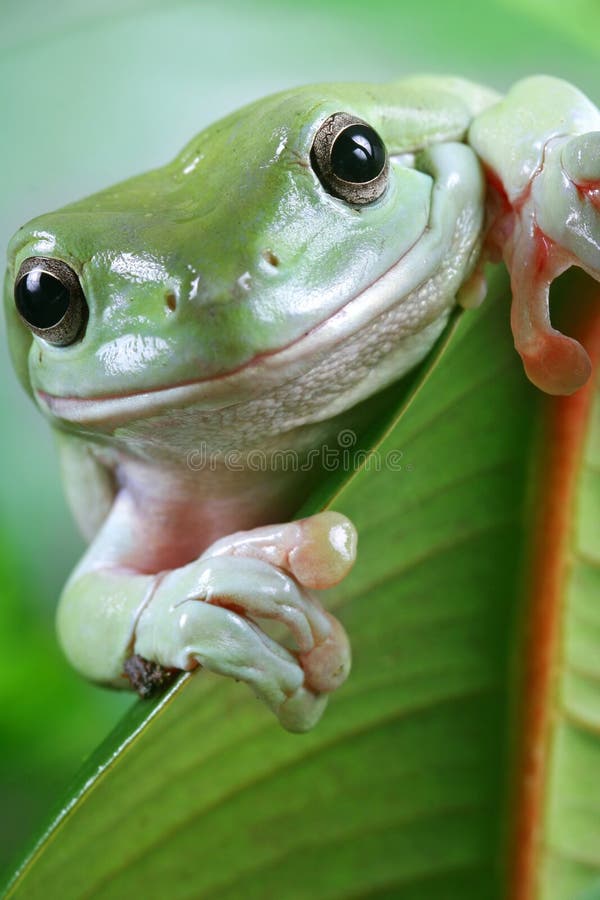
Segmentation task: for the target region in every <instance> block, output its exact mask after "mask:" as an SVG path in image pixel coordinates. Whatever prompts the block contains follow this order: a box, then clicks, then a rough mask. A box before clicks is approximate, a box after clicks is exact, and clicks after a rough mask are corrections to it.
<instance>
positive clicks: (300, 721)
mask: <svg viewBox="0 0 600 900" xmlns="http://www.w3.org/2000/svg"><path fill="white" fill-rule="evenodd" d="M326 706H327V695H326V694H315V693H313V692H312V691H309V690H308V689H307V688H305V687H299V688H298V689H297V690H296V691H294V693H293V694H292V695H291V696H290V697H288V699H287V700H285V701H284V703H283V704H282V705H281V706H280V708H279V710H278V711H277V717H278V719H279V721H280V723H281V725H283V727H284V728H285V729H286V730H287V731H294V732H303V731H310V730H311V728H314V727H315V725H316V724H317V722H318V721H319V719H320V718H321V716H322V715H323V712H324V710H325V707H326Z"/></svg>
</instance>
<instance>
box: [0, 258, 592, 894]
mask: <svg viewBox="0 0 600 900" xmlns="http://www.w3.org/2000/svg"><path fill="white" fill-rule="evenodd" d="M491 293H492V296H491V297H489V298H488V300H487V301H486V302H485V304H484V305H483V306H482V307H481V308H480V309H479V310H477V311H475V312H469V313H465V314H463V315H462V316H461V317H460V318H459V320H458V322H455V323H453V325H452V326H451V328H450V330H449V333H448V335H447V336H446V340H445V343H444V344H443V347H442V348H441V349H440V352H438V354H437V356H436V357H434V359H433V360H431V361H429V362H428V364H427V366H425V367H424V368H423V369H422V370H421V371H420V373H419V375H418V376H417V377H416V380H415V379H412V381H411V382H410V383H409V384H408V385H404V386H403V389H402V392H401V393H400V392H399V389H398V388H395V389H394V390H395V391H396V392H397V394H396V398H395V401H394V400H393V396H392V392H388V396H389V399H390V418H397V422H396V424H395V425H394V427H393V428H391V429H390V430H388V433H387V435H386V436H384V438H383V440H382V442H381V443H380V445H379V447H378V448H377V455H376V456H374V457H371V458H370V460H369V466H367V467H366V468H363V469H362V470H361V471H358V472H356V473H354V474H353V476H352V477H350V478H349V479H347V480H346V481H345V483H344V484H343V485H342V486H341V487H340V485H339V483H334V484H331V485H329V486H328V488H327V489H326V490H325V493H324V494H323V495H322V496H321V497H319V498H317V499H315V501H314V502H315V505H314V508H315V509H316V508H318V507H319V506H320V505H321V503H322V501H323V499H324V497H325V496H328V497H330V498H331V497H334V506H335V508H336V509H339V510H341V511H343V512H345V513H347V514H348V515H349V516H350V517H351V518H352V519H353V520H354V521H355V522H356V524H357V526H358V529H359V534H360V544H359V561H358V563H357V565H356V568H355V570H354V572H353V573H352V574H351V576H350V577H349V578H348V579H347V580H346V581H345V582H344V583H343V584H342V585H340V586H339V588H337V589H335V590H334V591H333V592H331V594H330V598H331V607H332V608H333V609H334V610H335V611H336V615H338V616H339V617H340V619H341V620H342V621H343V623H344V625H345V627H346V628H347V630H348V632H349V634H350V636H351V640H352V644H353V652H354V668H353V672H352V675H351V677H350V679H349V682H348V684H347V685H346V686H345V687H344V688H343V689H342V690H340V691H339V693H338V694H337V695H335V696H334V697H332V699H331V701H330V705H329V708H328V710H327V711H326V714H325V716H324V719H323V720H322V722H321V723H320V724H319V725H318V726H317V728H316V729H315V730H314V732H312V733H310V734H308V735H302V736H297V735H290V734H287V733H285V732H283V731H282V730H281V729H280V727H279V726H278V724H277V723H276V721H275V720H274V719H273V717H272V716H271V714H270V713H268V712H267V711H266V709H264V708H263V706H262V705H261V704H260V703H259V702H258V701H257V700H255V699H254V698H253V697H252V695H251V694H250V692H249V691H248V689H247V688H246V687H245V686H244V685H241V684H234V683H231V682H228V681H226V680H224V679H219V678H216V677H213V676H211V675H209V674H208V673H205V672H200V673H198V674H195V675H193V676H184V677H183V678H182V679H180V681H179V682H178V683H177V684H176V685H175V687H174V688H173V689H172V690H171V691H170V693H168V694H167V695H166V696H165V697H163V698H161V699H160V700H158V701H154V702H153V703H147V702H146V703H143V702H140V703H138V704H137V705H136V706H135V707H134V708H133V709H132V711H131V712H130V713H129V715H128V716H126V718H125V720H124V721H123V723H122V725H121V726H120V728H119V729H117V731H116V732H115V733H114V734H113V735H111V737H110V738H109V739H108V740H107V741H106V743H105V744H104V745H103V747H101V748H100V750H99V751H98V753H97V754H96V755H95V757H94V759H93V760H91V762H90V763H89V764H88V766H87V767H86V769H85V770H84V772H83V773H82V775H81V777H80V779H79V780H78V783H77V785H76V786H75V788H74V789H73V791H72V792H71V795H70V798H69V799H68V800H67V802H66V803H65V805H64V808H63V809H62V811H61V812H60V813H59V815H58V816H57V817H56V818H55V819H54V821H53V822H52V824H51V825H50V827H49V828H48V830H47V831H46V832H45V833H44V835H43V837H42V839H41V841H40V842H39V843H38V845H37V846H36V848H35V849H34V850H33V852H32V854H31V855H30V856H29V857H28V858H27V859H26V861H25V862H24V863H23V865H22V867H21V869H20V871H19V873H18V874H17V876H16V880H15V882H14V883H13V886H12V888H11V889H10V890H9V892H8V896H10V897H15V898H20V897H23V898H25V897H26V898H28V900H33V898H37V897H40V898H41V897H44V898H46V897H49V896H60V897H61V898H65V900H66V898H75V897H77V898H83V897H86V898H88V897H90V898H91V897H94V898H117V897H125V896H128V895H129V894H130V893H132V894H142V895H143V896H145V897H156V898H159V897H161V898H162V897H169V898H180V897H181V898H183V897H194V898H202V897H211V898H212V897H219V898H238V897H241V896H243V897H244V898H260V900H263V898H269V897H273V898H286V900H288V898H290V900H291V898H300V897H311V898H325V897H327V898H333V897H335V898H351V897H366V896H368V897H373V898H374V897H377V898H380V900H382V898H392V897H401V898H402V900H412V898H415V900H416V898H423V897H425V896H428V897H429V896H431V897H434V896H435V897H436V898H444V900H446V898H447V900H450V898H457V900H458V898H461V900H469V898H474V900H475V898H476V900H487V898H490V900H492V898H497V897H498V898H499V897H501V896H503V895H504V891H505V888H506V882H507V877H508V875H507V872H508V870H509V868H510V859H509V857H510V851H509V847H510V844H511V834H512V832H513V830H514V821H515V815H514V812H513V810H512V808H511V797H512V794H513V791H514V782H515V778H514V777H513V770H512V767H511V760H513V759H514V758H516V751H515V747H514V746H513V745H514V744H515V740H516V738H517V737H518V731H517V730H516V728H515V716H516V714H517V713H516V709H515V706H516V705H515V702H514V700H515V697H514V694H515V691H519V689H520V686H521V684H522V678H523V677H524V676H523V669H522V667H521V666H520V665H515V659H514V656H515V652H516V650H517V648H518V647H519V646H520V645H519V643H518V640H519V635H520V632H521V630H522V623H523V617H524V613H523V609H524V608H525V607H524V603H525V592H524V590H523V589H522V577H523V566H524V562H525V560H524V550H525V549H526V548H527V547H528V545H529V543H530V541H529V535H530V533H531V524H530V521H529V518H528V514H527V510H528V509H529V508H530V505H531V504H530V502H529V501H530V488H529V486H528V477H527V476H528V471H529V467H530V466H531V465H535V463H536V459H537V458H538V456H537V455H538V454H539V453H540V447H539V435H538V431H537V428H538V426H537V424H536V419H537V415H538V407H539V405H540V397H539V395H538V394H537V392H535V391H534V389H533V388H532V387H531V386H530V385H529V384H528V383H527V382H526V380H525V378H524V376H523V375H522V372H521V365H520V361H519V359H518V357H517V356H516V354H515V353H514V350H513V348H512V346H511V341H510V337H509V327H508V310H509V295H508V287H507V282H506V278H505V275H504V274H503V273H502V272H495V274H494V275H493V290H492V292H491ZM393 402H395V403H396V404H398V403H399V406H400V408H399V412H398V415H396V412H397V409H396V411H394V410H393V408H392V403H393ZM387 425H389V421H388V422H387V423H386V422H384V423H383V424H382V426H381V429H380V430H381V431H384V432H385V430H386V427H387ZM373 437H374V436H372V438H373ZM590 446H592V445H591V444H590ZM377 460H379V461H380V464H381V465H380V466H379V465H378V464H376V461H377ZM378 468H380V470H379V471H377V469H378ZM589 599H590V597H589V595H588V600H589ZM594 746H595V747H596V750H595V752H596V753H597V752H598V749H597V745H596V744H594ZM580 749H581V748H579V750H580ZM577 752H578V749H577V748H574V749H573V750H569V753H571V757H570V758H571V762H572V761H573V760H576V762H577V760H578V757H577V755H576V754H577ZM581 752H583V751H581ZM579 765H580V764H579V762H577V766H576V769H575V771H574V772H571V773H569V772H566V774H565V777H566V778H567V779H570V782H569V783H572V782H573V781H574V780H575V781H576V780H577V779H578V778H579V777H580V776H579V774H578V773H579V772H580V771H585V772H587V777H589V774H590V769H589V767H588V768H582V769H581V770H580V769H579ZM585 765H588V766H589V764H587V763H585V762H584V763H581V766H583V767H585ZM558 770H560V771H563V770H562V769H561V768H560V766H558ZM595 771H597V770H595ZM559 774H560V773H559ZM517 780H518V779H517ZM555 796H556V786H555V785H554V784H552V785H550V786H549V788H548V790H547V798H548V799H549V800H552V799H553V798H554V797H555ZM597 800H598V797H597V792H596V796H590V797H589V807H590V813H589V814H590V815H596V816H598V814H599V807H598V805H597V804H596V805H595V806H594V805H593V801H597ZM544 821H545V820H544V819H543V815H542V814H541V813H540V822H541V827H542V828H544V827H545V824H544ZM552 823H553V820H552V816H550V821H549V826H548V827H549V828H550V831H551V830H552V827H553V824H552ZM557 858H558V857H557ZM552 864H553V865H554V866H556V864H557V863H556V859H554V860H553V861H552ZM540 865H541V863H540ZM564 866H565V867H567V868H569V871H570V872H571V869H573V867H575V870H576V871H575V874H574V875H573V873H571V874H570V875H569V885H570V888H569V890H571V893H568V894H567V893H563V894H557V893H553V892H552V890H551V889H550V888H548V893H544V894H543V897H544V900H545V898H546V897H548V898H550V897H552V898H559V897H560V898H561V900H569V898H570V897H574V896H575V894H574V890H575V887H577V888H581V889H583V888H585V887H586V886H587V884H588V882H589V880H590V878H592V877H595V876H593V870H594V866H595V863H594V865H593V866H591V867H590V866H589V865H587V866H584V865H579V867H578V864H577V863H576V861H573V860H572V861H569V862H568V863H567V862H565V863H564ZM596 868H597V871H596V876H597V875H598V873H599V872H600V865H599V866H597V867H596ZM515 896H516V895H515ZM540 896H541V895H540Z"/></svg>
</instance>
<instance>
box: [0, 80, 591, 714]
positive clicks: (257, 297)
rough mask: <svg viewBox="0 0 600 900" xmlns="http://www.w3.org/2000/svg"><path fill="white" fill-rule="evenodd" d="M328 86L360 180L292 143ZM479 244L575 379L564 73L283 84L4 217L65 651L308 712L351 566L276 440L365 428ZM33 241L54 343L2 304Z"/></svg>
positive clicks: (341, 665) (294, 443) (326, 689)
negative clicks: (62, 575) (59, 503)
mask: <svg viewBox="0 0 600 900" xmlns="http://www.w3.org/2000/svg"><path fill="white" fill-rule="evenodd" d="M340 112H344V113H346V114H348V116H349V117H350V118H355V119H356V118H358V119H360V120H364V121H366V122H367V123H368V124H369V126H371V127H372V128H373V129H375V131H376V132H377V133H378V134H379V136H380V137H381V139H382V140H383V142H384V144H385V146H386V147H387V154H388V160H389V161H388V163H386V165H388V166H389V171H388V170H385V171H384V170H383V169H382V170H381V172H382V174H380V176H378V177H379V178H380V181H378V182H377V184H376V185H375V187H377V186H379V185H380V183H381V184H382V185H383V190H382V192H379V193H378V192H377V190H375V187H374V188H373V190H371V188H370V187H369V186H368V188H367V191H368V192H369V191H370V193H369V196H368V198H367V202H364V198H363V200H360V202H359V201H358V200H356V202H352V201H350V200H347V199H344V198H343V197H341V196H339V195H334V193H335V192H333V191H332V190H329V189H328V187H327V183H326V180H325V176H324V175H323V172H320V173H319V172H317V171H316V168H315V162H314V158H313V155H312V154H311V148H313V141H314V146H315V148H316V147H317V143H318V142H317V141H316V140H315V136H316V135H317V134H321V135H323V134H325V131H323V130H321V131H320V129H322V128H324V129H325V130H326V126H324V123H327V122H334V121H336V122H337V121H341V119H339V120H338V119H336V118H334V119H331V118H330V117H332V116H333V115H334V114H335V113H340ZM348 116H346V119H348ZM327 127H329V126H327ZM336 127H337V126H336ZM361 127H362V126H361ZM331 128H333V125H331ZM327 134H329V132H327ZM325 145H326V144H324V146H325ZM382 152H383V151H382ZM315 153H316V150H315ZM332 158H333V157H332ZM382 159H383V157H382ZM381 179H383V181H381ZM363 180H365V179H363ZM353 196H354V195H353ZM499 257H504V259H505V261H506V263H507V265H508V267H509V269H510V271H511V278H512V287H513V294H514V297H513V308H512V327H513V331H514V336H515V343H516V346H517V349H518V351H519V352H520V353H521V355H522V357H523V359H524V362H525V366H526V369H527V372H528V374H529V376H530V377H531V379H532V380H533V381H534V382H535V383H536V384H538V385H539V386H540V387H541V388H543V389H544V390H548V391H551V392H555V393H569V392H571V391H573V390H575V389H576V388H577V387H578V386H579V385H580V384H582V383H583V382H584V381H585V379H586V378H587V376H588V374H589V362H588V359H587V356H586V354H585V351H584V350H583V348H581V347H580V346H579V345H578V344H576V343H575V342H574V341H572V340H571V339H570V338H568V337H565V336H563V335H560V334H558V333H557V332H556V331H554V330H553V329H552V327H551V325H550V322H549V314H548V287H549V284H550V282H551V281H552V279H553V278H554V277H556V275H557V274H559V273H560V272H561V271H563V270H564V269H565V268H567V267H568V266H570V265H578V266H581V267H582V268H584V269H585V270H586V271H587V272H589V273H590V274H591V275H592V276H593V277H596V278H598V277H600V114H599V113H598V110H597V109H596V108H595V107H594V106H593V105H592V104H591V103H590V101H589V100H587V99H586V98H585V97H584V96H583V95H582V94H581V93H580V92H579V91H578V90H576V89H575V88H574V87H571V86H570V85H568V84H566V83H565V82H562V81H558V80H556V79H552V78H548V77H541V76H540V77H536V78H530V79H527V80H525V81H522V82H520V83H518V84H517V85H516V86H515V87H514V88H513V89H512V90H511V91H510V92H509V94H508V95H507V96H506V98H504V99H501V98H500V97H499V96H498V95H496V94H495V93H493V92H491V91H489V90H487V89H485V88H482V87H479V86H477V85H475V84H471V83H468V82H466V81H463V80H461V79H457V78H437V77H435V78H434V77H418V78H412V79H407V80H404V81H401V82H398V83H394V84H389V85H364V84H334V85H319V86H312V87H306V88H299V89H295V90H291V91H287V92H285V93H281V94H278V95H275V96H273V97H269V98H267V99H265V100H261V101H259V102H256V103H254V104H252V105H250V106H248V107H246V108H245V109H242V110H241V111H240V112H237V113H234V114H233V115H230V116H229V117H228V118H226V119H224V120H223V121H221V122H218V123H217V124H215V125H213V126H212V127H210V128H208V129H207V130H206V131H204V132H202V133H201V134H200V135H199V136H198V137H197V138H195V139H194V140H193V141H191V143H190V144H189V145H188V146H187V147H186V148H185V149H184V150H183V152H182V153H181V155H180V156H178V157H177V158H176V159H175V160H174V161H173V162H171V163H169V164H168V165H166V166H164V167H163V168H160V169H157V170H155V171H152V172H149V173H147V174H145V175H141V176H139V177H136V178H133V179H131V180H129V181H126V182H124V183H123V184H119V185H117V186H116V187H113V188H110V189H109V190H105V191H102V192H100V193H98V194H96V195H94V196H92V197H90V198H88V199H86V200H82V201H80V202H77V203H73V204H71V205H70V206H67V207H65V208H64V209H61V210H59V211H58V212H55V213H51V214H48V215H44V216H41V217H39V218H37V219H35V220H33V221H32V222H30V223H29V224H28V225H26V226H25V227H23V228H21V229H20V230H19V231H18V232H17V234H16V235H15V237H14V238H13V241H12V243H11V245H10V249H9V262H8V273H7V277H6V285H5V304H6V313H7V318H8V327H9V338H10V346H11V352H12V356H13V360H14V363H15V367H16V369H17V372H18V373H19V375H20V377H21V379H22V381H23V383H24V384H25V386H26V388H27V389H28V390H29V391H30V392H31V394H32V396H33V398H34V400H35V402H36V403H37V404H38V406H39V407H40V409H41V410H42V412H43V413H44V414H45V415H46V416H47V417H48V418H49V420H50V422H51V424H52V426H53V427H54V428H55V429H56V433H57V435H58V439H59V446H60V450H61V458H62V466H63V474H64V478H65V484H66V490H67V495H68V497H69V500H70V503H71V506H72V508H73V511H74V514H75V516H76V518H77V520H78V522H79V524H80V526H81V528H82V530H83V532H84V534H85V535H86V536H87V537H88V538H89V540H90V546H89V549H88V552H87V553H86V555H85V556H84V558H83V559H82V560H81V562H80V563H79V565H78V566H77V568H76V570H75V571H74V573H73V574H72V576H71V578H70V579H69V581H68V583H67V585H66V587H65V589H64V592H63V595H62V598H61V601H60V606H59V611H58V631H59V636H60V640H61V642H62V644H63V647H64V649H65V652H66V654H67V656H68V657H69V659H70V660H71V662H72V663H73V664H74V665H75V666H76V667H77V668H78V669H79V670H80V671H81V672H82V673H83V674H84V675H86V676H88V677H89V678H92V679H95V680H97V681H100V682H105V683H109V684H113V685H122V686H127V684H128V682H127V679H126V678H125V677H124V670H125V668H126V666H127V665H128V662H127V661H128V660H131V659H132V658H133V657H135V658H142V660H148V661H153V662H155V663H159V664H160V665H161V666H164V667H165V668H166V669H171V668H176V669H193V668H195V667H197V666H202V667H204V668H207V669H209V670H212V671H214V672H217V673H221V674H224V675H229V676H232V677H234V678H236V679H239V680H241V681H245V682H247V683H248V684H249V685H250V686H251V687H252V689H253V690H254V691H255V693H256V694H257V695H258V696H259V697H261V698H262V699H263V700H264V701H265V702H266V703H267V704H268V705H269V707H270V708H271V709H272V710H273V711H274V713H275V714H276V715H277V716H278V718H279V719H280V721H281V723H282V724H283V725H284V727H286V728H288V729H290V730H295V731H303V730H306V729H308V728H310V727H312V726H313V725H314V724H315V722H316V721H317V720H318V718H319V716H320V715H321V713H322V711H323V708H324V706H325V703H326V700H327V697H328V695H329V693H330V692H331V691H333V690H334V689H335V688H337V687H338V686H339V685H340V684H341V683H342V682H343V681H344V679H345V678H346V676H347V675H348V672H349V668H350V650H349V643H348V639H347V637H346V635H345V632H344V630H343V628H342V626H341V625H340V624H339V623H338V622H337V621H336V620H335V619H334V618H333V617H332V616H331V615H330V614H329V613H327V612H326V611H325V609H324V608H323V606H322V605H321V604H320V603H319V601H318V600H317V595H316V593H315V592H318V591H320V590H322V589H325V588H327V587H329V586H330V585H333V584H335V583H336V582H338V581H340V580H341V579H342V578H343V577H344V576H345V574H346V573H347V572H348V570H349V569H350V567H351V565H352V563H353V561H354V557H355V552H356V534H355V531H354V528H353V526H352V524H351V523H350V522H349V521H348V520H347V519H346V518H345V517H344V516H341V515H339V514H337V513H332V512H324V513H321V514H319V515H316V516H312V517H310V518H307V519H304V520H301V521H291V520H292V519H293V516H294V513H295V511H296V510H297V509H299V507H300V505H301V502H302V500H303V498H304V497H305V496H306V494H307V492H308V490H309V489H310V488H311V486H312V485H313V484H314V483H315V482H316V481H318V479H319V478H320V477H321V476H322V469H321V468H319V466H317V465H314V464H313V465H312V466H309V467H307V468H306V471H302V470H301V468H300V470H298V466H296V467H295V468H294V469H290V467H289V466H287V467H286V466H285V465H283V464H282V463H281V451H288V450H293V451H295V453H296V454H297V459H298V460H299V462H300V463H302V462H303V461H306V460H307V458H308V457H309V455H311V454H314V451H318V450H319V449H320V448H322V447H323V446H324V445H326V444H330V445H333V446H335V439H336V435H337V434H338V432H339V430H340V429H341V428H348V427H351V428H354V429H357V430H360V428H361V427H365V426H366V425H367V424H368V420H369V416H372V415H375V414H376V413H377V411H378V406H377V402H373V400H370V401H369V400H368V398H373V397H374V395H378V392H380V391H381V389H382V388H383V387H385V386H387V385H389V384H390V383H391V382H392V381H394V380H396V379H398V378H399V377H400V376H402V375H403V374H405V373H406V372H407V371H408V370H410V369H411V368H412V367H414V366H415V364H417V363H418V362H419V361H420V360H422V359H423V358H424V356H425V355H426V354H427V353H428V351H429V350H430V349H431V347H432V346H433V344H434V342H435V340H436V338H437V337H438V336H439V335H440V333H441V332H442V330H443V328H444V326H445V324H446V322H447V320H448V317H449V314H450V312H451V310H452V308H453V307H454V305H455V303H456V302H457V301H458V302H460V303H462V304H463V305H465V306H469V305H474V304H475V303H477V302H479V301H481V300H482V299H483V293H484V284H483V278H482V275H481V268H482V262H483V261H484V260H485V259H486V258H499ZM32 258H42V259H45V260H52V261H55V264H57V265H59V266H60V265H62V264H64V263H66V264H67V265H68V266H69V267H70V269H69V271H70V272H71V275H70V276H69V277H70V278H71V279H72V280H74V283H75V284H79V285H80V290H81V292H82V295H83V296H84V298H85V300H84V301H80V308H81V309H83V308H84V306H85V316H83V318H81V321H80V322H79V325H78V324H77V322H78V321H79V320H75V319H73V321H71V320H69V321H70V322H71V324H69V322H67V324H66V325H64V323H63V325H64V327H63V326H62V325H61V327H63V330H62V332H60V335H59V337H60V341H59V343H56V341H54V342H53V340H51V339H50V338H49V334H50V332H46V331H42V333H40V332H39V329H38V331H37V332H36V331H35V328H34V329H33V331H34V332H35V333H33V334H32V330H31V329H30V328H29V327H28V325H27V323H26V322H25V321H23V319H22V318H21V316H20V315H19V313H18V312H17V309H16V307H15V295H16V289H15V281H16V280H18V279H19V277H21V276H22V273H23V271H24V270H23V269H22V266H23V263H24V262H25V261H26V260H31V259H32ZM57 260H58V261H62V263H60V262H59V263H56V261H57ZM27 265H29V264H28V263H25V269H26V268H27ZM31 265H33V266H35V265H38V263H36V262H35V259H34V262H33V263H31ZM73 273H74V274H73ZM21 312H22V309H21ZM82 315H83V314H82ZM73 322H75V325H73ZM71 326H72V327H71ZM44 327H46V326H44ZM77 328H79V330H78V331H77ZM69 329H71V330H69ZM73 329H75V331H73ZM71 332H73V333H71ZM65 335H67V337H65ZM69 335H70V336H69ZM57 340H58V338H57ZM61 342H62V343H61ZM379 396H380V395H379ZM375 400H376V397H375ZM257 451H260V453H261V454H262V457H263V459H264V460H265V461H266V463H267V464H266V465H263V466H259V467H257V466H256V465H251V464H250V460H251V458H255V457H253V456H252V455H253V454H255V453H256V452H257ZM227 454H229V455H227ZM199 455H201V456H202V455H203V458H204V459H210V465H208V464H207V465H198V464H197V460H198V458H199ZM278 523H282V524H278ZM268 619H271V620H276V621H277V622H279V623H283V625H284V626H286V630H287V633H288V635H289V639H288V640H287V641H285V646H284V643H279V642H278V641H276V640H275V639H274V638H272V637H270V636H268V635H267V633H266V632H265V631H264V630H263V629H262V628H261V627H260V626H261V622H262V620H268Z"/></svg>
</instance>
